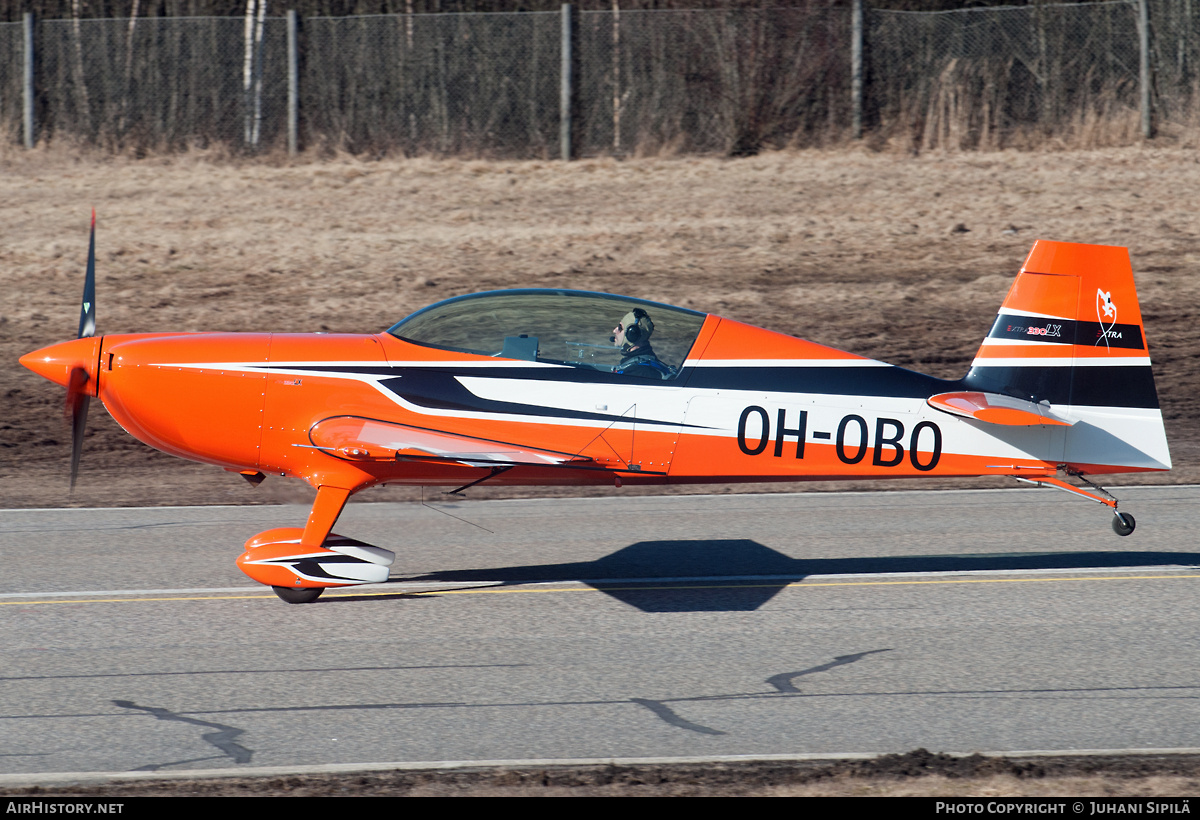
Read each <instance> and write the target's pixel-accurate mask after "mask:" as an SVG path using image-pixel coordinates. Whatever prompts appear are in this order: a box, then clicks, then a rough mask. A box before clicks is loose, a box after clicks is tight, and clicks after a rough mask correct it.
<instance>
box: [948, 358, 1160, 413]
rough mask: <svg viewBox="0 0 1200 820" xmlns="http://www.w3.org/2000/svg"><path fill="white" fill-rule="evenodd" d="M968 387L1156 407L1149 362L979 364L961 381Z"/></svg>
mask: <svg viewBox="0 0 1200 820" xmlns="http://www.w3.org/2000/svg"><path fill="white" fill-rule="evenodd" d="M962 386H963V387H965V388H968V389H970V390H982V391H984V392H988V393H1002V394H1004V395H1008V396H1015V397H1017V398H1022V399H1028V400H1029V401H1032V402H1041V401H1048V402H1050V403H1051V404H1057V405H1074V406H1077V407H1139V408H1145V409H1157V408H1158V391H1156V390H1155V388H1154V372H1153V371H1152V370H1151V369H1150V365H1130V366H1119V367H1113V366H1105V367H1046V366H1028V365H1023V366H1020V367H981V366H975V367H972V368H971V372H970V373H968V374H967V377H966V378H965V379H963V380H962Z"/></svg>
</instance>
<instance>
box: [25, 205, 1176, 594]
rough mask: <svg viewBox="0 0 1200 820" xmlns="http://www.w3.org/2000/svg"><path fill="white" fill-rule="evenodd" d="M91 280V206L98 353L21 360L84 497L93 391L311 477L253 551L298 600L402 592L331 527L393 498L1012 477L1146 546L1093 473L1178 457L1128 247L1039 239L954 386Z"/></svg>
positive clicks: (494, 312) (575, 300)
mask: <svg viewBox="0 0 1200 820" xmlns="http://www.w3.org/2000/svg"><path fill="white" fill-rule="evenodd" d="M94 282H95V218H94V216H93V226H92V240H91V246H90V249H89V254H88V267H87V277H86V285H85V289H84V301H83V310H82V311H81V317H80V328H79V338H77V339H75V340H74V341H68V342H62V343H60V344H56V345H52V346H50V347H47V348H44V349H42V350H38V351H36V352H33V353H29V354H27V355H26V356H24V357H22V358H21V363H22V364H23V365H24V366H25V367H27V368H29V369H30V370H32V371H34V372H35V373H38V374H40V375H42V376H44V377H45V378H47V379H50V380H51V381H54V382H57V383H58V384H61V385H64V386H65V387H66V388H67V407H68V412H69V415H70V416H71V417H72V420H73V428H74V435H73V446H72V464H71V484H72V486H74V483H75V476H76V474H77V472H78V465H79V451H80V446H81V442H82V436H83V427H84V420H85V418H86V414H87V407H88V402H89V401H90V399H91V398H94V397H95V398H99V399H100V400H101V401H103V402H104V406H105V407H106V408H107V409H108V411H109V413H111V414H112V416H113V418H114V419H116V420H117V422H118V423H119V424H120V425H121V426H122V427H123V428H124V429H125V430H126V431H128V432H129V433H130V434H132V435H133V436H135V437H136V438H138V439H140V440H141V441H143V442H145V443H146V444H149V445H150V446H151V447H155V448H157V449H159V450H162V451H164V452H167V453H171V454H173V455H177V456H180V457H181V458H186V459H191V460H193V461H200V462H204V463H208V464H215V465H218V466H220V467H224V468H225V469H226V470H230V471H233V472H238V473H241V474H242V475H243V476H245V477H246V478H248V479H249V480H250V481H251V482H252V483H255V484H257V483H258V482H260V481H261V480H262V479H263V478H264V476H266V475H279V476H291V477H295V478H301V479H303V480H305V481H307V482H308V483H309V484H310V485H312V486H313V487H314V488H315V489H316V491H317V495H316V499H315V501H314V502H313V506H312V510H311V512H310V513H309V516H308V522H307V524H306V525H305V526H304V527H288V528H280V529H272V530H268V531H266V532H263V533H260V534H258V535H256V536H254V537H253V538H251V539H250V540H249V541H247V542H246V545H245V552H243V553H242V555H241V556H240V557H239V558H238V560H237V563H238V566H239V567H240V568H241V569H242V571H243V572H245V573H246V574H247V575H248V576H250V577H251V578H253V579H254V580H255V581H258V582H260V583H263V584H267V585H269V586H271V587H273V588H274V590H275V591H276V593H277V594H278V595H279V597H280V598H282V599H283V600H285V601H288V602H290V603H307V602H310V601H314V600H316V598H317V597H318V596H319V595H320V594H321V592H322V590H323V589H325V588H326V587H341V586H348V585H353V584H366V583H379V582H383V581H386V580H387V578H388V573H389V569H388V568H389V567H390V565H391V563H392V560H393V559H394V557H395V556H394V554H393V553H392V552H390V551H388V550H385V549H382V548H380V547H375V546H371V545H369V544H364V543H362V542H359V541H355V540H353V539H350V538H345V537H342V536H339V535H337V534H335V533H333V527H334V524H335V522H336V521H337V519H338V516H339V515H340V513H341V511H342V508H343V506H344V505H345V504H346V501H347V500H348V499H349V497H350V496H351V495H353V494H354V493H356V492H358V491H359V490H362V489H364V488H366V487H371V486H374V485H380V484H412V485H433V486H446V487H455V488H457V489H456V490H454V491H453V492H459V491H461V490H463V489H465V488H467V487H471V486H474V485H476V484H480V483H482V482H485V481H487V482H490V483H492V484H507V485H518V484H519V485H561V484H571V485H582V484H605V483H608V484H614V483H615V484H616V486H620V485H621V484H622V483H632V484H698V483H714V482H721V483H733V482H755V481H815V480H822V481H823V480H829V479H864V478H901V477H906V478H915V477H922V476H936V477H945V476H983V475H1001V476H1011V477H1013V478H1016V479H1018V480H1020V481H1025V482H1032V483H1035V484H1041V485H1048V486H1053V487H1057V488H1060V489H1063V490H1069V491H1070V492H1073V493H1077V494H1079V495H1082V496H1084V497H1086V498H1089V499H1092V500H1094V501H1098V502H1099V503H1101V504H1104V505H1106V506H1108V507H1109V508H1111V509H1112V511H1113V515H1114V517H1113V521H1112V525H1113V529H1114V530H1115V531H1116V532H1117V533H1118V534H1119V535H1129V534H1130V533H1131V532H1133V529H1134V519H1133V516H1131V515H1129V514H1128V513H1123V512H1118V511H1117V500H1116V499H1115V498H1113V497H1112V496H1111V495H1109V494H1108V493H1107V492H1105V491H1104V490H1103V489H1102V488H1100V487H1098V486H1096V485H1095V484H1093V483H1092V482H1091V481H1089V480H1088V479H1087V478H1086V477H1085V476H1095V475H1105V474H1109V473H1128V472H1140V471H1153V470H1168V469H1170V467H1171V458H1170V453H1169V451H1168V448H1167V439H1166V435H1165V432H1164V429H1163V421H1162V413H1161V412H1160V411H1159V405H1158V396H1157V393H1156V391H1155V386H1154V376H1153V373H1152V372H1151V367H1150V356H1149V352H1148V350H1147V347H1146V341H1145V335H1144V333H1143V329H1142V317H1141V312H1140V309H1139V307H1138V301H1137V293H1136V291H1135V289H1134V282H1133V272H1132V269H1131V267H1130V263H1129V254H1128V252H1127V251H1126V249H1125V248H1117V247H1106V246H1099V245H1080V244H1071V243H1065V242H1047V241H1038V242H1037V243H1036V244H1035V245H1034V247H1033V250H1032V251H1031V252H1030V254H1029V256H1028V258H1027V259H1026V260H1025V264H1024V266H1023V267H1022V268H1021V271H1020V273H1019V274H1018V276H1017V279H1016V281H1015V282H1014V283H1013V285H1012V287H1011V289H1010V290H1009V292H1008V296H1007V297H1006V298H1005V300H1004V303H1003V305H1001V307H1000V311H999V315H998V316H997V318H996V320H995V323H994V324H993V325H992V328H991V331H990V332H989V333H988V334H987V337H986V338H985V339H984V340H983V344H982V346H981V347H980V348H979V352H978V353H977V354H976V356H975V360H974V361H973V362H972V364H971V367H970V370H969V371H968V373H967V375H966V376H965V377H964V378H962V379H960V380H958V381H947V380H942V379H937V378H933V377H931V376H925V375H922V374H920V373H915V372H912V371H908V370H904V369H901V368H898V367H894V366H892V365H888V364H885V363H883V362H878V361H874V360H872V359H866V358H863V357H860V356H856V355H854V354H851V353H844V352H842V351H840V350H835V349H833V348H830V347H825V346H823V345H819V344H815V343H813V342H808V341H804V340H802V339H797V338H794V337H791V336H786V335H783V334H780V333H774V332H772V331H769V330H763V329H760V328H756V327H752V326H750V325H746V324H742V323H741V322H735V321H733V320H730V319H724V318H721V317H719V316H715V315H712V314H705V313H699V312H696V311H693V310H686V309H683V308H678V307H672V306H669V305H664V304H658V303H655V302H648V301H645V300H642V299H634V298H629V297H623V296H611V295H607V294H601V293H587V292H582V291H572V290H556V289H530V290H505V291H494V292H490V293H477V294H472V295H469V296H460V297H457V298H453V299H448V300H446V301H444V302H439V303H437V304H435V305H432V306H430V307H427V308H425V309H423V310H419V311H417V312H416V313H414V314H412V315H411V316H409V317H408V318H406V319H404V320H403V321H401V322H399V323H398V324H396V325H395V326H393V327H391V328H389V329H388V330H387V331H386V332H383V333H376V334H363V335H358V334H326V333H140V334H119V335H116V334H114V335H106V336H95V335H94V330H95V284H94ZM1069 478H1073V479H1076V480H1078V481H1079V482H1081V484H1076V483H1071V482H1070V481H1068V480H1067V479H1069Z"/></svg>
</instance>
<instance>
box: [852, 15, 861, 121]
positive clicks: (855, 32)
mask: <svg viewBox="0 0 1200 820" xmlns="http://www.w3.org/2000/svg"><path fill="white" fill-rule="evenodd" d="M850 28H851V32H850V108H851V111H850V117H851V124H850V130H851V135H852V136H853V138H854V139H856V140H860V139H862V91H863V73H862V56H863V0H854V3H853V6H852V11H851V14H850Z"/></svg>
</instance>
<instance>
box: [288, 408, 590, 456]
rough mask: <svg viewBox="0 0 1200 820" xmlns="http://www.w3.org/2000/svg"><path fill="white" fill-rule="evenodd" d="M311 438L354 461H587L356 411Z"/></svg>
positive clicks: (327, 421) (332, 420)
mask: <svg viewBox="0 0 1200 820" xmlns="http://www.w3.org/2000/svg"><path fill="white" fill-rule="evenodd" d="M309 440H311V441H312V443H313V445H314V446H316V447H317V448H318V449H321V450H326V451H328V452H329V453H330V454H331V455H335V456H338V457H339V458H348V459H353V460H357V461H380V460H387V461H391V460H393V459H401V460H414V461H450V462H454V463H457V464H464V465H468V466H472V467H477V466H488V467H493V466H514V465H519V464H532V465H537V466H541V467H546V466H556V465H560V464H567V463H571V464H573V465H575V464H581V463H587V462H590V461H591V459H589V458H582V457H580V456H574V455H569V454H566V453H556V452H554V451H552V450H539V449H536V448H533V447H524V446H521V445H515V444H508V443H506V442H499V441H490V440H488V439H482V438H474V437H472V436H462V435H456V434H454V433H443V432H439V431H436V430H425V429H422V428H420V427H409V426H407V425H403V424H394V423H392V422H386V421H377V420H375V419H364V418H358V417H355V416H336V417H334V418H329V419H325V420H324V421H321V422H318V423H317V424H315V425H313V427H312V429H311V430H309Z"/></svg>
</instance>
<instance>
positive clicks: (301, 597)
mask: <svg viewBox="0 0 1200 820" xmlns="http://www.w3.org/2000/svg"><path fill="white" fill-rule="evenodd" d="M1113 526H1116V525H1115V524H1114V525H1113ZM1130 532H1133V528H1132V527H1131V528H1130ZM271 589H273V590H275V594H276V595H278V596H279V597H280V598H282V599H283V600H285V601H287V602H288V603H289V604H311V603H312V602H313V601H315V600H317V599H318V598H320V597H321V593H322V592H324V591H325V588H324V587H271Z"/></svg>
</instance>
